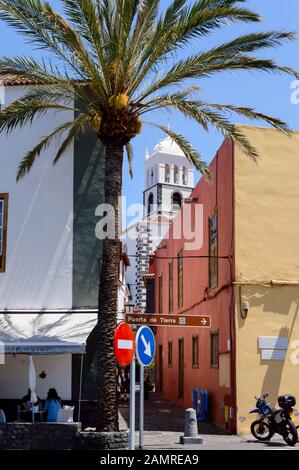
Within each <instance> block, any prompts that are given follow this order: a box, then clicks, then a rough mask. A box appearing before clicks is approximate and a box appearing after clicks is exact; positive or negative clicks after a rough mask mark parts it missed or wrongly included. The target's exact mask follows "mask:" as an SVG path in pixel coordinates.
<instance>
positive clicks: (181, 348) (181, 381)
mask: <svg viewBox="0 0 299 470" xmlns="http://www.w3.org/2000/svg"><path fill="white" fill-rule="evenodd" d="M178 374H179V382H178V383H179V390H178V398H179V399H183V398H184V340H183V339H179V368H178Z"/></svg>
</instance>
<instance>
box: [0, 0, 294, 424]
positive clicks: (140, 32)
mask: <svg viewBox="0 0 299 470" xmlns="http://www.w3.org/2000/svg"><path fill="white" fill-rule="evenodd" d="M245 3H246V0H239V1H237V0H194V1H193V2H192V3H191V4H190V2H189V1H188V0H172V1H170V2H169V6H168V8H165V9H164V11H162V12H161V11H160V10H161V8H160V7H161V2H160V0H61V6H62V7H63V14H59V13H57V12H55V11H54V10H53V9H52V7H51V5H50V3H49V2H46V1H42V0H3V1H1V0H0V18H1V19H2V20H3V21H5V22H6V23H8V24H9V25H10V26H12V27H13V28H15V29H16V30H18V31H19V32H21V33H23V34H24V35H26V36H27V38H28V40H29V42H30V43H32V44H33V45H37V46H38V47H40V48H41V49H44V50H46V51H47V52H50V53H51V58H50V59H48V60H40V61H37V60H35V59H34V58H31V57H30V58H27V57H23V56H19V57H15V58H9V57H2V58H0V74H4V75H8V76H11V77H13V78H16V79H21V80H22V81H23V82H25V83H28V84H33V85H34V84H36V85H39V86H37V87H33V88H30V91H28V92H27V93H26V94H25V95H24V96H23V97H22V98H20V99H18V100H16V101H15V102H13V103H12V104H10V105H9V106H8V107H7V108H5V109H4V110H3V111H2V112H1V113H0V132H10V131H12V130H13V129H15V127H17V126H20V127H22V126H24V124H26V123H28V122H32V120H33V118H35V117H37V116H41V115H43V114H44V113H45V112H47V110H53V109H54V110H56V111H64V110H66V109H67V110H70V109H72V110H73V111H74V119H73V120H72V121H70V122H65V123H64V124H63V125H61V126H59V127H58V128H57V129H55V130H54V131H53V132H51V133H50V134H49V135H47V136H45V137H44V138H43V139H42V141H41V142H39V143H37V145H36V146H35V147H34V148H33V149H31V150H30V151H29V152H28V153H27V155H25V157H24V159H23V160H22V161H21V162H20V165H19V168H18V171H17V180H19V179H21V178H22V177H24V176H25V175H26V173H28V172H29V171H30V169H31V168H32V166H33V164H34V163H35V161H36V159H37V158H38V156H39V155H40V154H41V152H42V151H43V150H44V149H45V148H46V147H47V146H48V145H49V144H50V143H51V142H52V141H53V140H54V139H55V138H57V137H61V136H62V137H63V142H62V145H61V147H60V148H59V150H58V152H57V155H56V157H55V159H54V163H57V162H58V161H59V159H60V158H61V156H62V155H63V153H64V151H65V149H66V148H67V147H68V146H69V145H70V143H71V142H72V140H73V139H74V138H75V137H76V136H78V135H79V134H80V133H82V132H85V131H86V130H88V129H89V130H90V129H91V130H92V131H93V132H94V133H95V134H96V136H97V137H98V138H99V139H100V141H101V142H102V143H103V144H104V146H105V149H106V153H105V155H106V156H105V165H106V169H105V202H106V203H107V204H110V205H111V206H112V207H113V208H114V210H115V214H116V230H115V232H116V233H115V238H114V239H112V240H111V239H105V240H104V246H103V256H102V270H101V276H100V287H99V314H98V372H97V375H98V379H97V386H98V393H99V399H98V427H97V429H98V431H115V430H117V429H118V418H117V413H116V391H115V388H116V387H115V359H114V354H113V333H114V329H115V326H116V311H117V283H118V264H119V257H120V242H119V233H118V228H117V227H118V216H119V213H118V198H119V196H120V195H121V191H122V165H123V155H124V150H125V149H126V153H127V157H128V159H129V163H130V168H131V166H132V159H133V151H132V147H131V140H132V139H133V138H134V137H135V136H136V135H137V134H139V133H140V131H141V127H142V124H148V125H152V126H155V127H158V128H159V129H161V130H162V131H164V133H166V134H167V135H168V136H170V137H171V139H173V140H174V141H175V142H176V143H177V144H178V145H179V146H180V148H181V149H182V151H183V152H184V154H185V156H186V157H187V158H188V159H189V160H190V161H191V162H192V163H193V164H194V166H195V167H196V168H197V169H198V170H200V172H201V173H202V174H203V175H204V176H206V177H207V178H209V171H208V167H207V165H206V164H205V162H204V161H203V159H202V157H201V155H200V154H199V153H198V151H197V150H196V149H195V148H194V147H192V145H191V144H190V143H189V142H188V141H187V140H186V139H185V138H184V137H183V136H182V135H180V134H179V133H176V132H174V131H173V130H170V129H168V128H167V127H166V126H163V125H162V124H159V123H156V122H152V121H151V120H149V121H147V120H145V116H146V114H148V113H150V112H152V111H154V110H162V109H170V110H177V111H180V112H181V113H183V115H184V116H186V117H188V118H190V119H192V120H194V121H195V122H196V123H198V124H199V125H200V126H201V127H202V128H203V129H204V130H208V129H209V128H210V126H214V127H215V128H216V129H218V130H219V131H220V132H221V133H222V134H223V135H224V136H226V137H229V138H231V139H232V140H233V141H234V142H236V143H237V144H238V145H239V146H240V147H241V148H242V149H243V150H244V151H245V152H246V153H247V154H248V155H249V156H250V157H252V158H253V159H256V158H257V156H258V155H257V152H256V149H255V148H254V147H253V146H252V145H251V144H250V142H249V141H248V140H247V139H246V137H245V136H244V135H243V134H242V133H241V132H240V130H238V129H236V128H235V127H234V125H233V124H232V123H231V121H230V115H231V114H232V113H235V114H237V115H241V116H245V117H246V118H249V119H260V120H263V121H265V122H266V123H268V124H270V125H271V126H274V127H275V128H277V129H279V130H281V131H282V132H288V127H287V125H286V124H285V123H283V122H282V121H281V120H280V119H278V118H273V117H269V116H266V115H265V114H262V113H259V112H256V111H255V110H254V109H251V108H248V107H241V106H232V105H224V104H220V105H219V104H214V103H207V102H205V101H203V100H202V99H201V97H200V85H199V83H200V80H201V79H203V78H206V77H212V76H214V75H215V74H217V73H220V72H226V71H233V70H250V71H265V72H276V71H278V72H285V73H291V74H292V73H295V72H294V71H293V70H291V69H290V68H288V67H282V66H280V65H278V64H277V63H275V62H274V61H273V60H271V59H264V58H260V57H256V56H255V55H254V53H255V52H257V51H259V50H262V49H265V48H270V47H276V46H280V45H281V44H282V43H284V42H285V41H288V40H291V39H293V38H294V35H293V33H291V32H277V31H268V32H259V33H252V34H246V35H243V36H240V37H237V38H236V39H233V40H231V41H228V42H224V43H222V44H219V45H218V46H217V47H214V48H211V49H208V50H201V39H204V38H206V37H208V36H209V35H210V34H212V33H213V32H214V31H215V30H218V29H219V28H221V27H223V26H224V25H225V26H227V24H228V23H232V22H243V23H257V22H259V21H261V18H260V17H259V15H258V14H256V13H254V12H252V11H250V10H248V9H247V8H245V6H244V5H240V4H245ZM190 49H191V50H192V55H189V54H188V53H189V52H190ZM74 103H75V104H74Z"/></svg>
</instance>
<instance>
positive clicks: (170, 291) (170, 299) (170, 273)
mask: <svg viewBox="0 0 299 470" xmlns="http://www.w3.org/2000/svg"><path fill="white" fill-rule="evenodd" d="M168 281H169V285H168V310H169V312H172V310H173V261H170V263H169V265H168Z"/></svg>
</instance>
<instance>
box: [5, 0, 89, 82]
mask: <svg viewBox="0 0 299 470" xmlns="http://www.w3.org/2000/svg"><path fill="white" fill-rule="evenodd" d="M0 19H2V20H3V21H5V22H6V23H8V24H9V25H10V26H12V27H13V28H14V29H16V30H17V31H18V32H21V33H23V34H24V35H25V36H27V37H28V38H29V42H30V43H34V44H37V45H38V46H40V47H41V48H43V49H47V50H49V51H50V52H51V53H52V54H54V56H56V57H57V58H58V59H60V60H62V61H63V63H64V64H65V65H68V66H70V68H71V70H72V71H73V72H75V74H78V76H79V77H80V78H83V79H84V78H85V77H86V75H85V71H84V70H83V69H82V68H81V67H80V64H78V63H77V62H76V60H75V55H74V54H73V53H72V50H71V49H70V48H69V47H68V44H67V43H66V42H65V41H63V39H62V38H61V37H60V36H59V34H58V33H57V31H55V25H54V24H53V23H52V22H51V21H50V20H49V18H48V17H47V15H46V14H45V10H44V4H43V3H42V2H41V1H40V0H38V1H36V2H35V1H32V0H18V1H15V0H5V1H0Z"/></svg>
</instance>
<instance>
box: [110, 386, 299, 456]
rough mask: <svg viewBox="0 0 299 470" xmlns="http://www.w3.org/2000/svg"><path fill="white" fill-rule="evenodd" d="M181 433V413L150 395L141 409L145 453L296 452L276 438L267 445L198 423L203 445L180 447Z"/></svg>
mask: <svg viewBox="0 0 299 470" xmlns="http://www.w3.org/2000/svg"><path fill="white" fill-rule="evenodd" d="M119 419H120V429H127V428H128V427H129V404H128V403H122V402H120V404H119ZM138 419H139V393H138V392H137V393H136V424H135V425H136V448H138V436H139V433H138V429H139V423H138ZM183 431H184V410H183V409H182V408H181V407H180V406H178V405H175V404H172V403H170V402H169V401H167V400H165V399H163V398H161V397H160V396H159V395H158V394H153V395H152V396H151V399H150V400H149V401H145V406H144V449H148V450H159V449H160V450H162V449H165V450H171V449H173V450H196V451H200V450H248V449H249V450H251V449H252V450H299V443H298V445H297V446H296V447H295V448H292V447H288V446H287V445H286V444H285V443H284V441H283V439H282V438H281V437H280V436H277V437H276V436H275V437H274V438H272V439H271V442H270V443H261V442H257V441H256V440H255V439H254V438H253V437H252V436H250V435H248V436H246V437H242V438H240V437H238V436H232V435H228V434H226V433H225V432H224V430H223V429H222V428H220V427H218V426H216V425H214V424H212V423H199V425H198V432H199V434H200V435H201V436H202V437H203V444H197V445H188V446H186V445H185V446H183V445H182V444H180V442H179V441H180V436H181V435H182V434H183Z"/></svg>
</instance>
